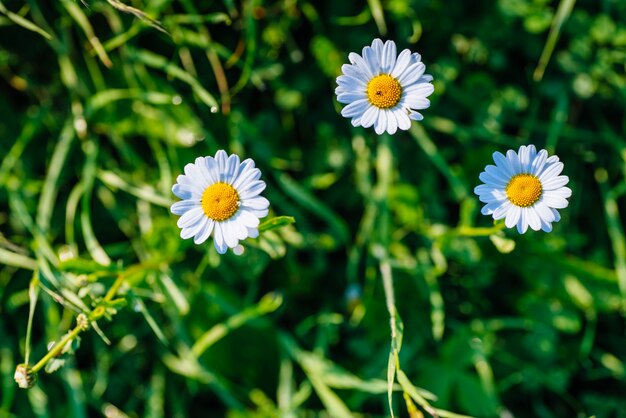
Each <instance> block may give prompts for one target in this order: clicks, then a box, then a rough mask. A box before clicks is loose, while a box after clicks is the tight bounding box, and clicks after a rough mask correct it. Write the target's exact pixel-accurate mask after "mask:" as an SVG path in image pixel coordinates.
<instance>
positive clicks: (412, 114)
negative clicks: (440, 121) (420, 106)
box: [409, 111, 424, 120]
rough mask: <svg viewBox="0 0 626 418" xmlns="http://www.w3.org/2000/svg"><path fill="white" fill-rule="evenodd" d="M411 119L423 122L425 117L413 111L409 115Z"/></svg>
mask: <svg viewBox="0 0 626 418" xmlns="http://www.w3.org/2000/svg"><path fill="white" fill-rule="evenodd" d="M409 119H413V120H422V119H424V115H422V114H421V113H420V112H413V111H411V113H409Z"/></svg>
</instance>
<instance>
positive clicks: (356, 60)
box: [348, 52, 374, 80]
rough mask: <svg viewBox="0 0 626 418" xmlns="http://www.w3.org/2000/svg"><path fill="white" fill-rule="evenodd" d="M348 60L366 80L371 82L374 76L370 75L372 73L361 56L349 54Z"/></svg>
mask: <svg viewBox="0 0 626 418" xmlns="http://www.w3.org/2000/svg"><path fill="white" fill-rule="evenodd" d="M348 59H349V60H350V62H351V63H352V65H355V66H356V67H357V68H358V69H359V71H361V72H362V73H363V74H364V75H365V76H366V77H367V79H368V80H371V79H372V77H374V74H372V71H371V70H370V69H369V66H368V65H367V63H366V62H365V60H364V59H363V57H362V56H360V55H359V54H355V53H354V52H351V53H350V54H349V55H348Z"/></svg>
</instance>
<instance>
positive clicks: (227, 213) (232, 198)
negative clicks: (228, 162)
mask: <svg viewBox="0 0 626 418" xmlns="http://www.w3.org/2000/svg"><path fill="white" fill-rule="evenodd" d="M238 208H239V195H238V194H237V191H236V190H235V189H234V188H233V186H231V185H230V184H226V183H215V184H212V185H210V186H209V187H207V188H206V190H205V191H204V193H202V210H204V213H205V215H206V216H208V217H209V218H211V219H213V220H214V221H225V220H226V219H228V218H230V217H231V216H233V215H234V214H235V212H237V209H238Z"/></svg>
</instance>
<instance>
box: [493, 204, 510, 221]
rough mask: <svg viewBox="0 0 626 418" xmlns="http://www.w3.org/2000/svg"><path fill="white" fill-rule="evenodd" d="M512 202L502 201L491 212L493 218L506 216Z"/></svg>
mask: <svg viewBox="0 0 626 418" xmlns="http://www.w3.org/2000/svg"><path fill="white" fill-rule="evenodd" d="M511 206H512V203H511V202H509V201H506V202H504V203H502V204H501V205H500V206H499V207H498V209H496V210H495V211H494V212H493V219H502V218H504V217H505V216H506V213H507V212H508V210H509V209H510V208H511Z"/></svg>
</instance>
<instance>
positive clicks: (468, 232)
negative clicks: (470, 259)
mask: <svg viewBox="0 0 626 418" xmlns="http://www.w3.org/2000/svg"><path fill="white" fill-rule="evenodd" d="M504 228H505V225H504V221H501V222H498V223H496V224H495V225H494V226H492V227H491V228H473V227H470V226H460V227H458V228H456V229H454V230H452V231H450V234H451V235H457V236H463V237H487V236H489V235H493V234H497V233H498V232H500V231H502V230H503V229H504Z"/></svg>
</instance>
